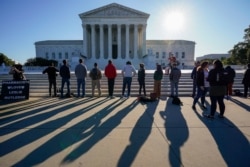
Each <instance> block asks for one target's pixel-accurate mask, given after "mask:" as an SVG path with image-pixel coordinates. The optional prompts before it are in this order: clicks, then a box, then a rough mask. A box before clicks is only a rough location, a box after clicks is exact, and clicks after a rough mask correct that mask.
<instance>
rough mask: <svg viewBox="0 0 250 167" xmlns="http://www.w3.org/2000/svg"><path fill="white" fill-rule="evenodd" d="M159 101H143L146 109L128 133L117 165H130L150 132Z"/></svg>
mask: <svg viewBox="0 0 250 167" xmlns="http://www.w3.org/2000/svg"><path fill="white" fill-rule="evenodd" d="M158 103H159V101H154V102H147V103H145V105H146V109H145V111H144V112H143V111H142V112H143V114H142V115H141V116H140V118H139V119H138V121H137V122H136V124H135V126H134V128H133V130H132V133H131V135H130V138H129V139H130V144H129V145H128V146H127V147H126V148H125V150H124V151H123V153H122V155H121V157H120V159H119V161H118V164H117V166H118V167H120V166H131V165H132V163H133V161H134V159H135V157H136V155H137V153H138V152H139V150H140V148H141V147H142V146H143V144H144V143H145V141H146V140H147V138H148V136H149V135H150V133H151V130H152V125H153V122H154V114H155V111H156V107H157V105H158Z"/></svg>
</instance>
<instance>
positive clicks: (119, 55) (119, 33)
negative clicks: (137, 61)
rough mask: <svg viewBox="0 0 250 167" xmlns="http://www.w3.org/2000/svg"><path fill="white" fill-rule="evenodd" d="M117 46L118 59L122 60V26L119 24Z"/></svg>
mask: <svg viewBox="0 0 250 167" xmlns="http://www.w3.org/2000/svg"><path fill="white" fill-rule="evenodd" d="M117 29H118V30H117V33H118V34H117V45H118V59H120V58H121V25H120V24H117Z"/></svg>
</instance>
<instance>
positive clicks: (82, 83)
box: [77, 79, 85, 97]
mask: <svg viewBox="0 0 250 167" xmlns="http://www.w3.org/2000/svg"><path fill="white" fill-rule="evenodd" d="M81 85H82V97H84V96H85V79H77V96H78V97H80V89H81Z"/></svg>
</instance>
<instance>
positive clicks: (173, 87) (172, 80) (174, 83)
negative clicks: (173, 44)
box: [169, 63, 181, 97]
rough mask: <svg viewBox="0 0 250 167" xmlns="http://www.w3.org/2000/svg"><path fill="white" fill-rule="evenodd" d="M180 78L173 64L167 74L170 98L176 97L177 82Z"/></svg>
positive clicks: (178, 70)
mask: <svg viewBox="0 0 250 167" xmlns="http://www.w3.org/2000/svg"><path fill="white" fill-rule="evenodd" d="M180 78H181V70H180V69H179V68H177V64H176V63H174V64H173V68H172V69H171V71H170V74H169V80H170V86H171V97H178V87H179V80H180Z"/></svg>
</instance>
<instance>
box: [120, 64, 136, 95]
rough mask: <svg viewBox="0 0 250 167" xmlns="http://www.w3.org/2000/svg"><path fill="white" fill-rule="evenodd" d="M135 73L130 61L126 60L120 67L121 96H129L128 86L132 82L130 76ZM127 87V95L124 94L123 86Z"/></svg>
mask: <svg viewBox="0 0 250 167" xmlns="http://www.w3.org/2000/svg"><path fill="white" fill-rule="evenodd" d="M135 75H136V70H135V67H134V66H133V65H132V64H131V62H130V61H127V63H126V65H125V66H124V67H123V69H122V76H123V85H122V97H126V96H127V97H130V87H131V83H132V77H134V76H135ZM126 86H127V87H128V92H127V95H125V94H124V93H125V88H126Z"/></svg>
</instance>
